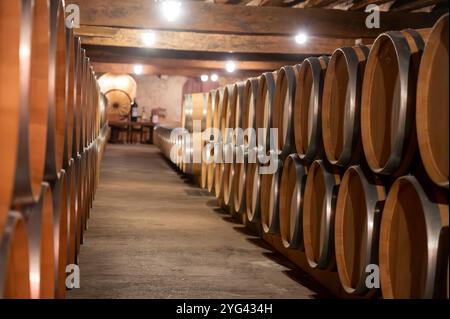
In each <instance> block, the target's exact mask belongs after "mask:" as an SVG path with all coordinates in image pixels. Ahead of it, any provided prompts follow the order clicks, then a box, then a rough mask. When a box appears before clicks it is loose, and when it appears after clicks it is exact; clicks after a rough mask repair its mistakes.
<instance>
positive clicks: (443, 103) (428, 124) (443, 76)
mask: <svg viewBox="0 0 450 319" xmlns="http://www.w3.org/2000/svg"><path fill="white" fill-rule="evenodd" d="M448 20H449V16H448V14H446V15H445V16H443V17H442V18H440V19H439V21H438V22H437V23H436V24H435V26H434V27H433V30H432V31H431V33H430V35H429V37H428V40H427V43H426V45H425V49H424V52H423V56H422V60H421V62H420V69H419V79H418V82H417V109H416V126H417V138H418V142H419V150H420V155H421V157H422V162H423V164H424V166H425V169H426V170H427V173H428V175H429V176H430V178H431V179H432V180H433V182H435V183H436V184H437V185H439V186H442V187H447V188H448V166H449V161H448V153H449V140H448V135H449V124H448V123H449V121H448V117H449V113H448V109H449V106H448V105H449V104H448V103H449V102H448V101H449V100H448V73H449V72H448V69H449V64H448V60H449V57H448V36H449V35H448V28H449V26H448Z"/></svg>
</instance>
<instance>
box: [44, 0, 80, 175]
mask: <svg viewBox="0 0 450 319" xmlns="http://www.w3.org/2000/svg"><path fill="white" fill-rule="evenodd" d="M64 13H65V12H64V4H63V2H62V1H52V2H50V23H51V27H50V28H51V30H52V32H51V33H50V52H49V62H50V63H49V65H48V67H49V70H48V72H49V98H48V103H49V109H48V129H47V143H46V144H47V145H46V155H45V179H46V180H47V181H50V180H55V179H56V178H58V174H59V172H60V171H61V169H62V168H63V167H67V164H68V160H69V158H70V157H69V156H70V155H71V153H70V154H69V146H71V144H70V145H69V144H68V143H69V142H71V141H70V139H71V126H70V128H69V125H70V123H69V122H68V117H67V116H66V109H67V114H68V113H69V109H70V114H72V113H71V108H72V104H73V93H72V94H69V92H73V76H74V74H73V71H74V70H73V64H69V62H70V61H69V58H70V56H71V51H72V50H74V45H75V43H74V37H73V31H72V29H66V27H65V19H64ZM72 62H73V61H72ZM69 66H72V67H71V68H68V67H69ZM69 74H70V75H69ZM69 79H71V81H69ZM66 126H67V128H66ZM69 133H70V136H69Z"/></svg>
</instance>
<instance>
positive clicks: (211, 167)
mask: <svg viewBox="0 0 450 319" xmlns="http://www.w3.org/2000/svg"><path fill="white" fill-rule="evenodd" d="M215 145H217V146H218V145H219V144H218V143H214V142H210V146H209V148H208V149H209V151H210V152H209V154H210V155H209V156H210V160H209V162H208V167H207V170H208V173H207V190H208V192H210V193H213V192H214V175H215V168H216V164H215V161H214V158H215V150H216V148H215Z"/></svg>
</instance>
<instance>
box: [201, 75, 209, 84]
mask: <svg viewBox="0 0 450 319" xmlns="http://www.w3.org/2000/svg"><path fill="white" fill-rule="evenodd" d="M200 79H201V80H202V82H207V81H208V80H209V76H208V75H207V74H202V76H201V77H200Z"/></svg>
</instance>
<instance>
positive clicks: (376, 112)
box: [201, 14, 449, 298]
mask: <svg viewBox="0 0 450 319" xmlns="http://www.w3.org/2000/svg"><path fill="white" fill-rule="evenodd" d="M448 19H449V18H448V14H447V15H445V16H443V17H442V18H441V19H440V20H439V21H438V22H437V23H436V25H435V26H434V28H433V29H432V30H431V32H430V34H429V36H428V38H427V39H423V38H422V37H421V35H420V34H419V33H418V32H416V31H415V30H404V31H401V32H400V31H395V32H387V33H383V34H381V35H380V36H379V37H378V38H377V39H376V40H375V41H374V43H373V45H372V46H371V47H370V48H369V47H367V46H364V45H358V46H355V47H344V48H339V49H337V50H335V51H334V53H333V54H332V55H331V56H322V57H311V58H307V59H305V60H304V61H303V62H301V63H300V64H298V65H294V66H285V67H283V68H281V69H280V70H278V71H277V72H268V73H264V74H262V75H261V76H260V77H259V78H251V79H248V80H247V81H245V82H239V83H236V84H230V85H227V86H226V87H224V88H222V89H218V90H216V91H212V92H211V93H210V94H209V98H208V103H207V112H206V114H208V115H207V119H206V120H207V122H206V123H207V124H206V129H209V128H215V129H218V130H220V134H219V137H220V138H219V139H217V136H215V137H214V139H213V138H212V137H211V138H209V134H207V137H208V139H207V140H206V142H205V143H206V145H209V147H208V148H207V153H208V156H209V157H211V156H214V157H215V158H217V159H218V162H212V163H210V162H208V163H207V165H205V168H204V169H202V172H203V174H205V178H204V179H202V185H201V186H202V187H206V188H207V189H208V190H209V191H210V192H211V193H212V194H213V195H215V196H216V197H217V199H218V203H219V205H220V206H221V207H223V208H225V209H226V210H228V211H229V212H230V213H231V214H233V215H237V216H240V217H241V218H242V220H243V221H244V222H245V223H246V224H248V225H253V226H257V227H255V228H256V229H259V231H260V233H261V235H262V236H263V237H264V238H267V236H271V238H278V240H279V241H280V243H281V247H282V249H283V250H285V251H296V252H298V253H299V254H301V255H302V256H304V258H305V260H306V265H305V266H304V268H305V270H306V271H308V272H310V273H313V274H315V276H316V278H317V276H318V277H321V276H323V277H329V276H328V275H329V274H330V273H335V274H336V273H337V274H336V277H337V278H338V280H339V282H340V286H341V289H342V290H343V291H344V296H350V295H354V296H359V297H370V296H377V295H380V294H378V293H377V291H375V288H374V287H376V286H377V283H375V284H374V285H370V284H367V282H368V281H369V282H370V280H371V278H370V277H369V275H370V274H372V271H373V269H375V270H376V269H377V268H378V267H379V268H378V269H379V274H380V278H381V280H380V281H381V295H382V297H384V298H448V272H449V257H448V211H449V210H448V197H447V192H448V185H449V184H448V166H449V161H448V153H449V140H448V136H449V116H448V112H449V99H448V79H449V76H448V72H449V64H448V63H449V56H448ZM238 127H241V128H242V129H243V130H244V131H245V130H246V129H249V128H251V129H254V131H253V132H250V131H245V133H244V134H243V135H241V136H238V135H236V131H229V130H227V128H231V129H235V128H238ZM258 129H259V131H258ZM270 129H277V131H276V133H277V134H275V135H274V134H271V132H270ZM217 151H219V153H220V156H219V155H218V154H214V153H216V152H217ZM206 158H207V157H206ZM238 158H240V160H239V161H238V160H237V159H238ZM271 165H272V168H273V167H275V170H273V169H272V170H270V169H269V168H270V167H271ZM255 228H253V229H255ZM275 247H277V246H276V245H275Z"/></svg>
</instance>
